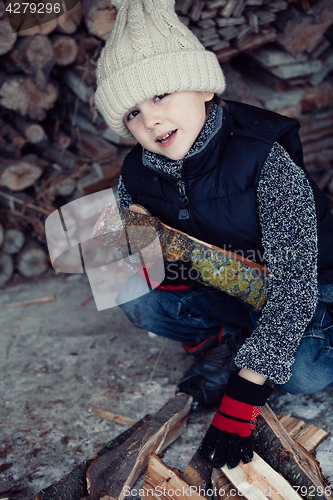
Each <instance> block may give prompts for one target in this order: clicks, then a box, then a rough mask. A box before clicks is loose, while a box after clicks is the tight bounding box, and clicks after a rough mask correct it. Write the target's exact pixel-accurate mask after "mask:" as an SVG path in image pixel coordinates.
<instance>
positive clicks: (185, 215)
mask: <svg viewBox="0 0 333 500" xmlns="http://www.w3.org/2000/svg"><path fill="white" fill-rule="evenodd" d="M177 185H178V190H179V214H178V219H181V220H184V219H189V218H190V214H189V211H188V208H187V205H188V204H189V199H188V197H187V195H186V191H185V182H184V181H178V182H177Z"/></svg>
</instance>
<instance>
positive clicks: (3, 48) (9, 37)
mask: <svg viewBox="0 0 333 500" xmlns="http://www.w3.org/2000/svg"><path fill="white" fill-rule="evenodd" d="M16 39H17V33H16V32H15V31H14V32H13V30H12V28H11V25H10V24H9V22H8V21H5V20H1V21H0V56H2V55H3V54H7V52H9V51H10V50H12V48H13V46H14V43H15V42H16Z"/></svg>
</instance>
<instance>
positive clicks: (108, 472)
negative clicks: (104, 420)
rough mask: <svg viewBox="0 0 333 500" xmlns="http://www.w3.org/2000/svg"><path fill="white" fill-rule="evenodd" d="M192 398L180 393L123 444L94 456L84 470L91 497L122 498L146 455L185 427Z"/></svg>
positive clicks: (121, 499)
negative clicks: (101, 454) (86, 469)
mask: <svg viewBox="0 0 333 500" xmlns="http://www.w3.org/2000/svg"><path fill="white" fill-rule="evenodd" d="M191 402H192V397H191V396H188V395H186V394H182V393H179V394H177V395H176V396H175V397H174V398H172V399H171V400H170V401H169V402H168V403H167V404H166V405H164V406H163V408H162V409H161V410H160V411H159V412H157V413H156V415H154V416H153V417H152V418H151V420H150V421H149V422H147V423H146V424H144V425H143V426H142V427H141V428H140V429H139V430H138V432H136V433H135V434H134V435H133V436H132V437H131V438H130V439H128V440H127V441H126V442H125V443H124V444H122V445H121V446H119V447H118V448H116V449H115V450H113V451H111V452H108V453H106V454H105V455H103V456H102V457H98V458H96V459H95V460H94V461H93V462H92V464H91V465H90V467H89V469H88V471H87V484H88V491H89V495H90V496H89V499H90V500H101V499H102V498H103V499H104V500H113V499H114V500H115V499H118V500H123V498H125V497H126V491H128V489H131V488H132V487H133V485H134V484H135V482H136V481H137V479H138V477H139V476H140V474H141V473H142V472H143V471H144V469H145V468H146V467H147V463H148V460H149V457H150V456H151V455H152V454H153V453H159V452H160V451H162V450H164V449H165V448H166V447H167V446H169V444H171V443H172V442H173V441H175V439H177V437H178V436H179V435H180V434H181V433H182V432H183V430H184V429H185V424H186V419H187V415H188V412H189V411H190V408H191Z"/></svg>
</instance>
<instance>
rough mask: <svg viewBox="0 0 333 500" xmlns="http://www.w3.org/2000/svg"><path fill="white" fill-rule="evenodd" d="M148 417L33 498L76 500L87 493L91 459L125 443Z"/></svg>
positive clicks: (40, 499) (39, 499) (38, 499)
mask: <svg viewBox="0 0 333 500" xmlns="http://www.w3.org/2000/svg"><path fill="white" fill-rule="evenodd" d="M150 418H151V416H150V415H145V416H144V417H143V418H141V420H139V421H138V422H136V423H135V424H134V425H132V427H130V428H129V429H127V430H126V431H124V432H122V433H121V434H120V435H119V436H117V437H115V438H113V439H111V440H110V441H109V442H108V443H107V444H106V446H104V447H103V448H102V449H101V450H99V451H97V452H96V453H94V455H92V456H91V457H90V458H89V459H88V460H85V461H84V462H82V463H81V464H79V465H78V466H77V467H75V469H74V470H73V471H72V472H70V473H69V474H67V475H66V476H65V477H63V478H62V479H61V480H60V481H57V482H56V483H54V484H52V485H51V486H48V487H47V488H44V489H43V490H41V491H40V492H39V493H38V494H37V495H36V499H35V500H78V499H79V498H81V497H83V496H86V495H88V491H87V481H86V472H87V469H88V467H89V465H90V464H91V463H92V461H93V460H95V459H96V458H98V457H101V456H102V455H104V454H105V453H107V452H110V451H112V450H114V449H116V448H117V447H118V446H120V445H121V444H123V443H125V442H126V440H128V439H129V438H130V437H131V436H133V434H135V433H136V432H137V431H138V429H140V427H142V426H143V425H144V424H145V423H146V422H148V421H149V420H150Z"/></svg>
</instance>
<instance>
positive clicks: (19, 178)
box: [0, 161, 43, 191]
mask: <svg viewBox="0 0 333 500" xmlns="http://www.w3.org/2000/svg"><path fill="white" fill-rule="evenodd" d="M42 173H43V171H42V169H41V168H39V167H37V166H36V165H33V164H31V163H28V162H25V161H22V162H19V163H16V164H14V165H11V166H10V167H7V168H6V169H5V170H4V171H3V173H2V176H1V180H0V185H1V186H6V187H8V188H9V189H11V190H12V191H22V189H26V188H27V187H29V186H32V185H33V184H34V183H35V182H36V180H37V179H38V178H39V177H40V176H41V175H42Z"/></svg>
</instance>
